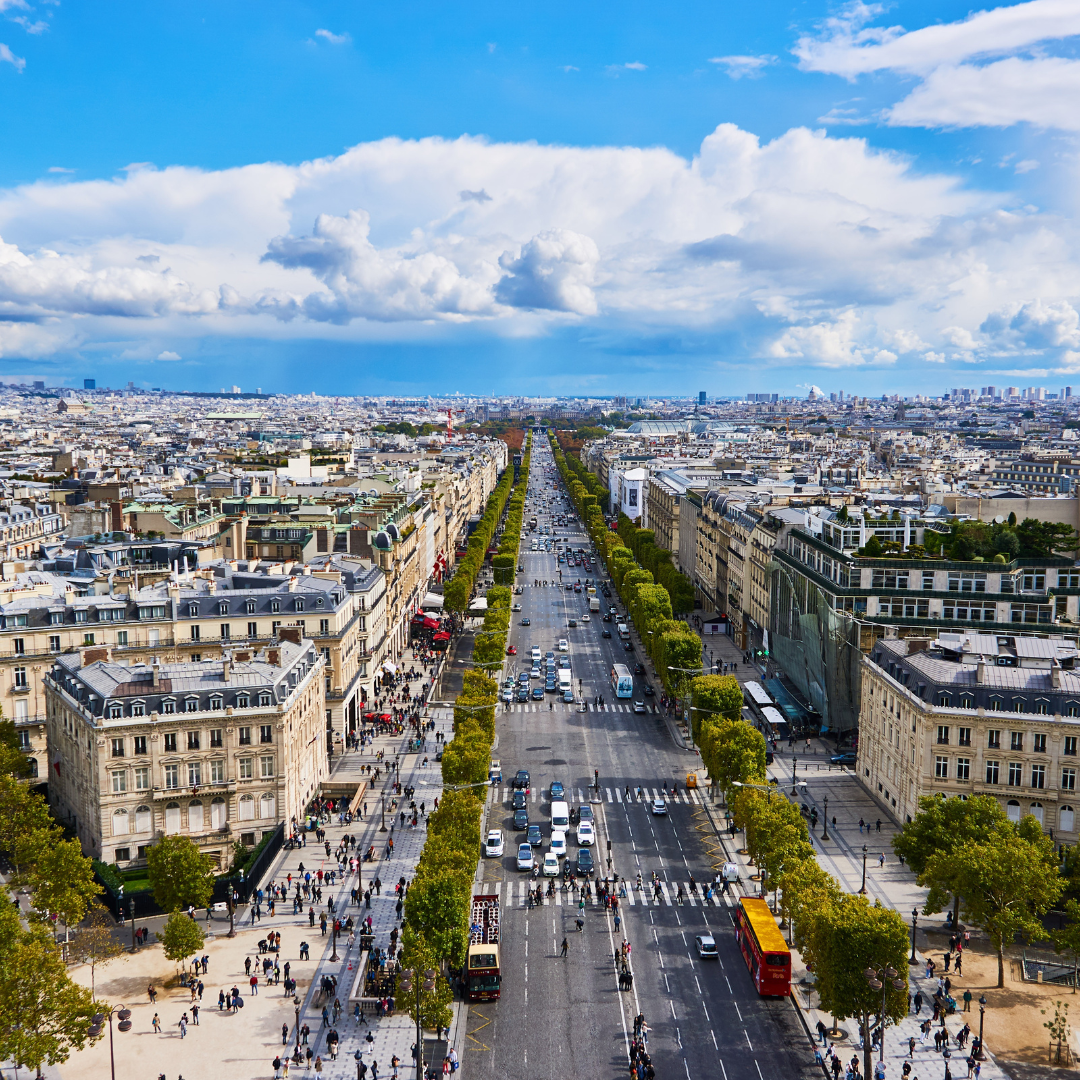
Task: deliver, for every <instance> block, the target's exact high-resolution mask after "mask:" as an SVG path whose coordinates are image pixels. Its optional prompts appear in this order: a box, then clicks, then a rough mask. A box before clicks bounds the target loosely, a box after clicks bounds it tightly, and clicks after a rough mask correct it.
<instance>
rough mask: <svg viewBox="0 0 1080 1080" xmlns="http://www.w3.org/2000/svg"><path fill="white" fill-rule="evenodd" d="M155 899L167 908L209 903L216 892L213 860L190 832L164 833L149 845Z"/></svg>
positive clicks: (172, 909)
mask: <svg viewBox="0 0 1080 1080" xmlns="http://www.w3.org/2000/svg"><path fill="white" fill-rule="evenodd" d="M146 867H147V872H148V874H149V877H150V885H151V887H152V888H153V890H154V899H155V900H156V901H157V902H158V904H159V905H160V906H161V907H163V908H164V909H165V910H166V911H175V910H176V909H178V908H186V907H188V906H192V907H197V908H200V907H206V905H207V904H209V903H210V897H211V896H212V895H213V893H214V872H213V861H212V860H211V858H210V856H209V855H204V854H203V853H202V852H201V851H200V850H199V846H198V845H197V844H196V843H195V842H194V841H193V840H191V839H190V838H188V837H186V836H163V837H162V838H161V839H160V840H159V841H158V842H157V843H156V844H154V845H153V846H152V847H150V848H148V849H147V852H146Z"/></svg>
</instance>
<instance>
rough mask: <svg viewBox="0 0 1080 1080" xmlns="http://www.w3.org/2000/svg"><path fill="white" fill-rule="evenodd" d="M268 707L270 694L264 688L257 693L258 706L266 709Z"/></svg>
mask: <svg viewBox="0 0 1080 1080" xmlns="http://www.w3.org/2000/svg"><path fill="white" fill-rule="evenodd" d="M269 707H270V695H269V694H268V693H267V692H266V691H265V690H264V691H263V692H262V693H261V694H260V695H259V708H260V709H266V708H269Z"/></svg>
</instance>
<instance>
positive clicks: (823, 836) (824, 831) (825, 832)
mask: <svg viewBox="0 0 1080 1080" xmlns="http://www.w3.org/2000/svg"><path fill="white" fill-rule="evenodd" d="M821 839H822V840H828V839H829V796H828V795H826V796H825V828H824V829H822V830H821Z"/></svg>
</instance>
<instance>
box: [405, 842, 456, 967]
mask: <svg viewBox="0 0 1080 1080" xmlns="http://www.w3.org/2000/svg"><path fill="white" fill-rule="evenodd" d="M425 846H426V845H425ZM471 903H472V873H467V874H463V873H459V872H454V871H442V872H440V873H437V874H431V875H429V874H427V873H424V874H417V876H416V877H414V878H413V880H412V884H410V885H409V892H408V895H407V896H406V897H405V921H406V922H407V923H408V924H409V925H410V926H411V927H412V928H413V929H414V930H415V931H416V932H417V933H418V934H419V933H422V934H423V936H424V938H425V940H426V941H427V943H428V944H429V945H430V946H431V949H432V952H433V953H434V955H435V958H436V959H437V960H438V961H440V962H445V963H448V964H450V966H451V967H455V968H457V967H461V966H462V965H463V964H464V963H465V950H466V948H467V946H468V943H469V913H470V907H471Z"/></svg>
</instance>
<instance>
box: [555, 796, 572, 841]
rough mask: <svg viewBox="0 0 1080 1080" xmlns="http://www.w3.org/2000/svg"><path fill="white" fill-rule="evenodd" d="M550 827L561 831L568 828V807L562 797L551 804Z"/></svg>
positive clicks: (563, 831)
mask: <svg viewBox="0 0 1080 1080" xmlns="http://www.w3.org/2000/svg"><path fill="white" fill-rule="evenodd" d="M551 828H552V831H557V832H562V833H565V832H566V830H567V829H569V828H570V807H569V806H568V805H567V804H566V803H565V802H564V801H563V800H562V799H556V800H555V801H554V802H553V803H552V804H551Z"/></svg>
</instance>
